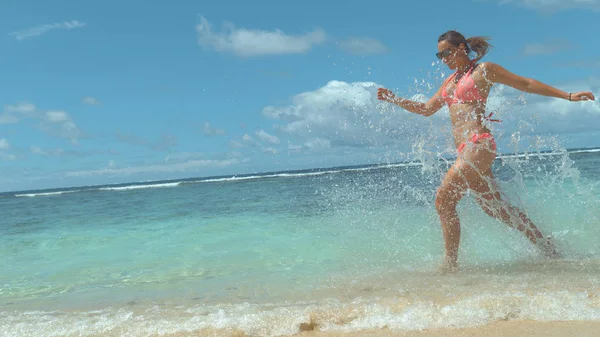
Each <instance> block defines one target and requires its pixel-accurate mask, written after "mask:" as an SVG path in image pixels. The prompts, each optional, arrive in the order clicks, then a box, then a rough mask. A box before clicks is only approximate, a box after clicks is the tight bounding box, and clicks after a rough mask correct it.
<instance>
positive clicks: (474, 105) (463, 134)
mask: <svg viewBox="0 0 600 337" xmlns="http://www.w3.org/2000/svg"><path fill="white" fill-rule="evenodd" d="M484 72H485V70H484V67H483V66H482V65H481V64H475V65H473V68H471V69H470V70H469V71H467V72H466V73H464V74H463V75H462V76H459V75H458V74H456V73H455V74H453V75H450V76H451V77H450V78H449V79H448V81H447V82H446V83H445V88H444V89H442V90H445V93H444V96H445V97H444V98H445V99H446V101H447V103H449V105H450V106H449V110H450V121H451V122H452V133H453V135H454V142H455V146H456V147H458V146H459V145H460V144H461V143H463V142H466V141H467V139H469V138H470V137H471V136H472V135H473V134H476V133H477V134H480V133H486V132H487V133H489V132H490V130H489V128H487V127H486V126H485V125H484V124H483V120H484V116H485V107H486V102H487V98H488V95H489V92H490V89H491V87H492V84H493V83H491V82H490V81H488V80H487V79H486V78H485V76H484Z"/></svg>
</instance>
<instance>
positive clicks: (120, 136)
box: [115, 131, 179, 151]
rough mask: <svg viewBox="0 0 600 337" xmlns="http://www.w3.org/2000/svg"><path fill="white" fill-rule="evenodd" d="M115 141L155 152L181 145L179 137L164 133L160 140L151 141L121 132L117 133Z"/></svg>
mask: <svg viewBox="0 0 600 337" xmlns="http://www.w3.org/2000/svg"><path fill="white" fill-rule="evenodd" d="M115 139H116V140H117V141H119V142H122V143H126V144H130V145H135V146H142V147H147V148H149V149H150V150H154V151H166V150H171V149H173V148H175V147H177V146H178V145H179V142H178V139H177V136H175V135H173V134H169V133H164V134H162V135H161V136H160V139H158V140H156V141H151V140H148V139H145V138H142V137H139V136H137V135H134V134H132V133H122V132H121V131H117V132H116V134H115Z"/></svg>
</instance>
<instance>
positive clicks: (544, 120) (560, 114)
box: [500, 78, 600, 134]
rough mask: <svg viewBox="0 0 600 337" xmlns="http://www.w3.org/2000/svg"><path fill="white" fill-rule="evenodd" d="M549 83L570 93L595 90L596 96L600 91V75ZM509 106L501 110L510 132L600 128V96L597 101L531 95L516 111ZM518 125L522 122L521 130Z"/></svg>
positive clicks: (577, 130) (546, 131) (580, 130)
mask: <svg viewBox="0 0 600 337" xmlns="http://www.w3.org/2000/svg"><path fill="white" fill-rule="evenodd" d="M542 81H543V80H542ZM548 84H550V85H552V86H554V87H556V88H559V89H561V90H563V91H566V92H577V91H591V92H592V93H594V94H596V96H598V95H597V93H600V78H589V79H586V80H580V81H575V82H571V83H563V84H552V83H548ZM506 92H507V93H506V95H507V96H509V95H511V94H510V92H512V93H515V92H516V91H515V90H514V89H512V88H508V89H506ZM512 95H514V94H512ZM515 108H516V105H515ZM509 109H510V108H509ZM509 109H506V108H504V109H501V110H502V111H501V114H500V115H501V116H502V118H503V119H505V120H506V121H507V122H506V123H503V124H505V125H506V127H505V126H503V128H507V130H509V131H510V132H516V131H519V130H521V131H527V132H526V133H530V134H546V133H548V134H568V133H580V132H590V131H599V130H600V125H599V124H598V123H596V121H597V120H598V119H599V118H600V102H599V100H598V98H596V101H583V102H569V101H568V100H564V99H556V98H551V97H543V96H538V95H527V102H526V104H525V105H523V106H521V107H518V108H516V109H513V110H514V111H510V110H509ZM521 110H522V111H521ZM517 124H520V125H521V127H520V129H517V127H516V125H517ZM508 126H510V127H508ZM527 129H529V130H527Z"/></svg>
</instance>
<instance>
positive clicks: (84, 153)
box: [29, 146, 118, 157]
mask: <svg viewBox="0 0 600 337" xmlns="http://www.w3.org/2000/svg"><path fill="white" fill-rule="evenodd" d="M29 152H31V154H34V155H39V156H49V157H66V156H69V157H89V156H95V155H105V154H118V152H117V151H115V150H112V149H108V150H95V149H88V150H65V149H63V148H60V147H59V148H55V149H48V150H44V149H42V148H41V147H39V146H30V147H29Z"/></svg>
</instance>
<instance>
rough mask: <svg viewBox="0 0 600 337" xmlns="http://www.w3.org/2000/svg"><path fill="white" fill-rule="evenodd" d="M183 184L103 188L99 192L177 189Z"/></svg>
mask: <svg viewBox="0 0 600 337" xmlns="http://www.w3.org/2000/svg"><path fill="white" fill-rule="evenodd" d="M180 184H181V182H175V183H162V184H147V185H126V186H119V187H101V188H99V189H98V190H99V191H127V190H137V189H145V188H165V187H177V186H179V185H180Z"/></svg>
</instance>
